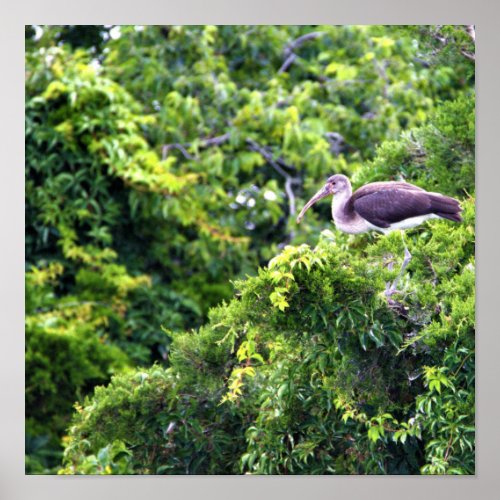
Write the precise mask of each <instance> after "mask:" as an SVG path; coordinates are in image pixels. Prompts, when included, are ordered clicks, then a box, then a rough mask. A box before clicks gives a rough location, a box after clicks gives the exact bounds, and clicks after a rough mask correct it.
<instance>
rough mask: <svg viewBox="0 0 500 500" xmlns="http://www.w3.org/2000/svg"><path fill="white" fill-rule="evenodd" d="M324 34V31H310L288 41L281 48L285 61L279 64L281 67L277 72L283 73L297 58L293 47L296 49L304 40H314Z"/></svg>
mask: <svg viewBox="0 0 500 500" xmlns="http://www.w3.org/2000/svg"><path fill="white" fill-rule="evenodd" d="M324 34H325V32H324V31H313V32H311V33H306V34H305V35H302V36H299V38H297V39H296V40H293V41H292V42H290V43H289V44H288V45H287V46H286V47H285V49H284V50H283V54H284V56H285V61H284V62H283V64H282V65H281V68H280V69H279V70H278V73H284V72H285V71H286V70H287V69H288V68H289V67H290V66H291V65H292V64H293V62H294V61H295V59H297V54H295V53H294V50H295V49H298V48H299V47H300V46H301V45H302V44H303V43H304V42H307V41H308V40H314V39H316V38H319V37H320V36H323V35H324Z"/></svg>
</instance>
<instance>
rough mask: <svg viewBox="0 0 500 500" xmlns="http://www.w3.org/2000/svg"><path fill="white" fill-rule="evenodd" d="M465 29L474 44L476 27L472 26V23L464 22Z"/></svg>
mask: <svg viewBox="0 0 500 500" xmlns="http://www.w3.org/2000/svg"><path fill="white" fill-rule="evenodd" d="M465 31H467V34H468V35H469V36H470V37H471V38H472V41H473V42H474V44H475V43H476V28H475V27H474V25H473V24H466V25H465Z"/></svg>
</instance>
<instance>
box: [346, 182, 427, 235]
mask: <svg viewBox="0 0 500 500" xmlns="http://www.w3.org/2000/svg"><path fill="white" fill-rule="evenodd" d="M374 184H375V183H374ZM374 184H372V185H370V184H368V185H367V186H364V187H363V188H361V189H359V190H358V191H356V192H355V193H354V194H353V195H352V197H351V203H352V207H353V208H354V210H355V211H356V212H357V213H358V214H359V215H361V217H363V218H364V219H366V220H367V221H368V222H370V223H371V224H373V225H374V226H377V227H380V228H388V227H389V226H390V225H391V224H393V223H395V222H400V221H402V220H405V219H409V218H410V217H417V216H419V215H427V214H430V213H432V202H431V199H430V197H429V193H427V192H426V191H424V190H423V189H420V188H417V187H416V186H412V187H413V188H415V189H412V188H409V187H407V186H411V184H408V185H406V186H397V185H396V183H394V184H390V185H387V184H386V183H380V184H379V185H374ZM377 184H378V183H377ZM397 184H399V183H397ZM367 188H370V189H367Z"/></svg>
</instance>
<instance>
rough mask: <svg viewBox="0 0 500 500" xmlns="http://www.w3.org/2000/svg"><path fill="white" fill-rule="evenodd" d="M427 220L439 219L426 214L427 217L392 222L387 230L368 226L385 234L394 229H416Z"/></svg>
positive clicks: (433, 215)
mask: <svg viewBox="0 0 500 500" xmlns="http://www.w3.org/2000/svg"><path fill="white" fill-rule="evenodd" d="M429 219H439V216H437V215H435V214H427V215H419V216H417V217H410V218H409V219H404V220H402V221H399V222H393V223H392V224H391V225H390V227H388V228H380V227H377V226H374V225H373V224H370V223H368V224H370V226H372V228H373V229H375V230H377V231H381V232H382V233H386V234H387V233H390V232H391V231H394V230H396V229H410V228H412V227H416V226H418V225H420V224H422V223H423V222H425V221H426V220H429Z"/></svg>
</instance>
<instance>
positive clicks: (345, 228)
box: [333, 217, 377, 234]
mask: <svg viewBox="0 0 500 500" xmlns="http://www.w3.org/2000/svg"><path fill="white" fill-rule="evenodd" d="M333 222H334V223H335V227H336V228H337V229H339V230H340V231H342V232H344V233H349V234H360V233H367V232H368V231H370V230H372V229H377V228H376V227H375V226H374V225H373V224H370V223H369V222H368V221H367V220H365V219H363V218H361V217H356V219H355V220H354V221H349V222H348V223H346V222H343V221H342V220H341V219H338V218H334V219H333Z"/></svg>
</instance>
